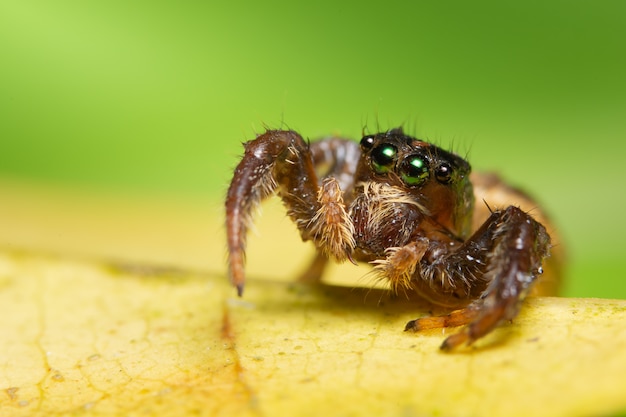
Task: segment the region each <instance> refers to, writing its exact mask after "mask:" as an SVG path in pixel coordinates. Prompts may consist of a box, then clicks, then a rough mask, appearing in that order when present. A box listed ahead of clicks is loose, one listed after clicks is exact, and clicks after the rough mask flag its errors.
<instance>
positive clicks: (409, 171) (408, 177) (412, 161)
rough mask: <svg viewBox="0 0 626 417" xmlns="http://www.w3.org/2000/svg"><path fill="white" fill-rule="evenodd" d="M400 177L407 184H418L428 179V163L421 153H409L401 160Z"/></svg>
mask: <svg viewBox="0 0 626 417" xmlns="http://www.w3.org/2000/svg"><path fill="white" fill-rule="evenodd" d="M400 177H401V178H402V181H404V183H405V184H407V185H420V184H422V183H423V182H424V181H426V180H427V179H428V163H427V162H426V159H425V158H424V157H422V156H421V155H411V156H409V157H407V158H406V159H405V160H404V161H402V165H401V166H400Z"/></svg>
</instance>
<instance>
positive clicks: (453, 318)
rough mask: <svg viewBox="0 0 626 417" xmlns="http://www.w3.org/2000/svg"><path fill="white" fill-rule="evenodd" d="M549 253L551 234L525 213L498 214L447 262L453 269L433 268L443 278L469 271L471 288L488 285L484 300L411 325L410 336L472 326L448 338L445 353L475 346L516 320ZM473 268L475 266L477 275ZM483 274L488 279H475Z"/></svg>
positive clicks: (511, 210)
mask: <svg viewBox="0 0 626 417" xmlns="http://www.w3.org/2000/svg"><path fill="white" fill-rule="evenodd" d="M549 249H550V237H549V235H548V233H547V232H546V229H545V228H544V227H543V225H541V224H540V223H538V222H537V221H535V220H534V219H533V218H532V217H531V216H530V215H528V214H527V213H526V212H524V211H522V210H521V209H519V208H518V207H514V206H510V207H508V208H506V209H504V210H499V211H495V212H493V213H492V215H491V216H490V217H489V219H488V220H487V222H486V223H485V224H484V225H483V226H482V227H481V228H480V229H479V230H478V231H477V232H476V233H475V234H474V236H473V237H471V238H470V239H469V240H468V241H467V242H465V243H464V244H463V246H462V247H461V248H460V249H459V250H458V251H456V252H455V253H453V254H451V258H453V259H448V261H449V263H448V264H444V263H442V264H438V265H432V267H433V268H434V269H435V270H438V271H437V272H438V273H444V274H451V273H452V271H460V272H461V273H463V272H464V271H466V272H467V275H469V276H470V277H467V276H466V277H465V279H468V280H469V283H470V285H479V284H480V283H487V284H486V285H487V286H486V288H485V289H484V291H483V292H482V294H481V296H480V297H479V298H478V299H477V300H476V301H474V302H472V303H471V304H470V305H468V306H467V307H466V308H464V309H461V310H456V311H453V312H452V313H450V314H448V315H445V316H439V317H427V318H422V319H417V320H413V321H410V322H409V323H408V324H407V326H406V330H413V331H418V330H423V329H429V328H441V327H454V326H461V325H464V324H467V326H466V327H465V328H464V329H463V330H461V332H459V333H456V334H454V335H452V336H450V337H448V338H447V339H446V340H445V341H444V343H443V344H442V346H441V349H443V350H450V349H453V348H455V347H457V346H460V345H461V344H471V343H472V342H474V341H475V340H477V339H479V338H481V337H483V336H485V335H486V334H488V333H489V332H491V331H492V330H493V329H494V328H496V327H497V326H498V325H499V324H501V323H502V322H504V321H507V320H511V319H513V318H514V317H515V316H516V315H517V313H518V311H519V307H520V304H521V302H522V300H523V299H524V298H525V296H526V295H527V293H528V291H529V289H530V287H531V285H532V284H533V282H534V281H535V279H536V278H537V276H538V275H539V274H541V272H542V269H541V263H542V261H543V259H544V258H545V257H546V256H548V253H549ZM471 263H474V264H476V267H475V268H474V269H471V267H470V264H471ZM481 264H482V265H483V267H482V268H480V267H479V266H480V265H481ZM480 270H482V271H484V274H483V276H482V277H480V276H478V277H475V276H474V275H475V272H476V271H480ZM483 285H484V284H483Z"/></svg>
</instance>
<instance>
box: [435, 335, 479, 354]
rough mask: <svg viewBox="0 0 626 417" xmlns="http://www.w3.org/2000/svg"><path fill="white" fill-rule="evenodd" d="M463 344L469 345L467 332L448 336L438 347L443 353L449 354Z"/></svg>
mask: <svg viewBox="0 0 626 417" xmlns="http://www.w3.org/2000/svg"><path fill="white" fill-rule="evenodd" d="M464 343H465V344H467V345H469V344H470V343H471V340H470V338H469V335H468V334H467V332H465V331H462V332H459V333H456V334H453V335H452V336H448V337H447V338H446V340H444V341H443V343H442V344H441V346H439V349H441V350H442V351H444V352H450V351H451V350H453V349H455V348H457V347H459V346H460V345H462V344H464Z"/></svg>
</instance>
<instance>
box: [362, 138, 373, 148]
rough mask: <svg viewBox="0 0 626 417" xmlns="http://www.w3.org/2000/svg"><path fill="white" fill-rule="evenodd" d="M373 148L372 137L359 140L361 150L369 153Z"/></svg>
mask: <svg viewBox="0 0 626 417" xmlns="http://www.w3.org/2000/svg"><path fill="white" fill-rule="evenodd" d="M372 146H374V136H364V137H363V139H361V149H363V150H364V151H369V150H370V149H372Z"/></svg>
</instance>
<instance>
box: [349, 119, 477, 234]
mask: <svg viewBox="0 0 626 417" xmlns="http://www.w3.org/2000/svg"><path fill="white" fill-rule="evenodd" d="M361 152H362V155H361V159H360V161H359V165H358V168H357V172H356V183H359V182H376V183H383V184H387V185H389V186H392V187H396V188H400V189H402V190H403V191H404V192H405V193H407V194H409V195H410V196H411V197H412V198H414V199H416V200H417V201H418V202H419V203H420V204H421V205H422V206H423V207H425V208H426V209H427V210H428V214H429V215H430V216H431V217H432V218H433V219H434V220H436V221H437V222H438V223H439V224H441V225H443V226H445V227H446V228H447V229H448V230H450V231H451V232H453V233H455V234H456V235H458V236H461V237H467V235H468V234H469V229H470V224H471V218H472V210H473V204H474V194H473V190H472V185H471V183H470V181H469V173H470V171H471V167H470V165H469V163H468V162H467V161H466V160H465V159H463V158H461V157H460V156H458V155H455V154H453V153H451V152H448V151H445V150H443V149H441V148H439V147H437V146H435V145H433V144H430V143H428V142H424V141H421V140H419V139H416V138H414V137H411V136H408V135H405V134H404V132H403V131H402V129H401V128H397V129H392V130H389V131H387V132H384V133H377V134H375V135H367V136H364V137H363V139H361Z"/></svg>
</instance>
